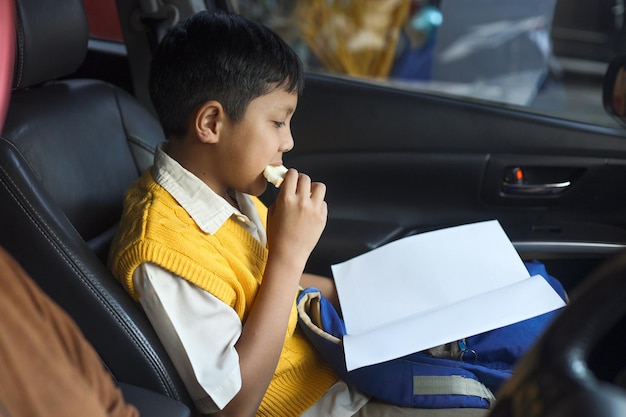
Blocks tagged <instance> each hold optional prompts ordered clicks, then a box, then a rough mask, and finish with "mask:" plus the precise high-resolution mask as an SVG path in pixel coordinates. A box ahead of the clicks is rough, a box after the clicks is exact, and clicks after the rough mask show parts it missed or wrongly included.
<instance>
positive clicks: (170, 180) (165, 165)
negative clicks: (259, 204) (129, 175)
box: [152, 142, 254, 234]
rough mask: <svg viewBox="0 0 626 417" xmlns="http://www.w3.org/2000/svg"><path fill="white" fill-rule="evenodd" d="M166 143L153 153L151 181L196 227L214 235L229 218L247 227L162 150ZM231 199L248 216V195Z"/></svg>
mask: <svg viewBox="0 0 626 417" xmlns="http://www.w3.org/2000/svg"><path fill="white" fill-rule="evenodd" d="M166 143H167V142H163V143H161V144H159V146H158V147H157V149H156V151H155V154H154V165H153V167H152V175H153V176H154V179H155V181H156V182H157V183H158V184H159V185H161V186H162V187H163V188H165V190H167V192H168V193H170V194H171V195H172V197H174V198H175V199H176V201H178V204H180V205H181V206H182V207H183V208H184V209H185V211H187V213H189V215H190V216H191V218H192V219H193V220H194V221H195V222H196V224H197V225H198V227H200V229H202V230H203V231H204V232H205V233H210V234H214V233H215V232H217V230H218V229H219V228H220V227H221V226H222V225H223V224H224V222H226V220H228V219H229V218H230V217H231V216H235V217H236V218H237V220H239V221H240V222H241V223H242V224H244V225H245V226H249V225H250V223H251V222H250V219H249V217H248V216H247V215H245V214H244V213H242V212H241V211H239V210H237V209H236V208H235V207H233V206H232V205H230V204H229V203H228V202H227V201H226V200H225V199H224V198H222V197H221V196H219V195H218V194H217V193H216V192H215V191H213V190H212V189H211V188H210V187H209V186H207V185H206V184H205V183H204V182H202V180H200V179H199V178H198V177H196V176H195V175H194V174H192V173H191V172H189V171H188V170H187V169H185V168H184V167H183V166H182V165H180V164H179V163H178V162H177V161H176V160H174V159H173V158H171V157H170V156H169V155H168V154H167V153H165V151H164V150H163V148H164V146H165V145H166ZM235 198H236V200H237V203H238V204H239V207H241V208H242V209H243V210H244V212H247V213H251V212H250V211H249V210H250V208H252V209H254V204H252V201H251V200H250V198H249V196H247V195H245V194H243V193H240V192H236V195H235Z"/></svg>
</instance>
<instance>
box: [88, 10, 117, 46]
mask: <svg viewBox="0 0 626 417" xmlns="http://www.w3.org/2000/svg"><path fill="white" fill-rule="evenodd" d="M83 4H84V6H85V12H86V14H87V19H88V22H89V37H90V38H91V39H97V40H103V41H117V42H122V41H123V36H122V29H121V27H120V22H119V18H118V15H117V7H116V5H115V0H83Z"/></svg>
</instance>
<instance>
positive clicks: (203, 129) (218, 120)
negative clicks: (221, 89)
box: [193, 100, 224, 143]
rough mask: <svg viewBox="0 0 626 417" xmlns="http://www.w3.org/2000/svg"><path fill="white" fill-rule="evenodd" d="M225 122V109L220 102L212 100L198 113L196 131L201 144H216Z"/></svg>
mask: <svg viewBox="0 0 626 417" xmlns="http://www.w3.org/2000/svg"><path fill="white" fill-rule="evenodd" d="M223 120H224V108H223V107H222V105H221V104H220V102H218V101H215V100H210V101H207V102H206V103H204V104H203V105H202V106H200V108H199V109H198V111H197V112H196V118H195V120H194V126H193V127H194V129H195V131H196V136H197V137H198V139H199V140H200V141H201V142H204V143H216V142H217V141H218V139H219V133H220V129H221V127H222V122H223Z"/></svg>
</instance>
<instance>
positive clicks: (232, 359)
mask: <svg viewBox="0 0 626 417" xmlns="http://www.w3.org/2000/svg"><path fill="white" fill-rule="evenodd" d="M152 173H153V176H154V178H155V180H156V182H157V183H158V184H160V185H161V186H162V187H163V188H164V189H165V190H167V191H168V192H169V193H170V194H171V195H172V196H173V197H174V198H175V199H176V200H177V202H178V203H179V204H180V205H181V206H182V207H183V208H184V209H185V210H186V211H187V212H188V213H189V215H190V216H191V217H192V218H193V219H194V221H195V222H196V223H197V224H198V226H199V227H200V228H201V229H202V230H203V231H204V232H206V233H215V232H216V231H217V230H218V229H219V228H220V227H221V226H222V225H223V224H224V222H225V221H226V220H228V219H229V218H230V217H232V216H234V217H235V220H236V221H238V222H239V223H240V224H241V225H242V226H244V227H245V228H246V229H247V230H248V231H249V232H250V233H251V234H252V236H254V237H255V238H256V239H258V240H259V241H260V242H261V243H262V244H264V245H265V244H266V235H265V229H264V228H263V225H262V223H261V219H260V218H259V215H258V212H257V211H256V208H255V207H254V203H253V202H252V200H251V198H250V197H249V196H248V195H246V194H243V193H237V194H236V199H237V204H238V205H239V207H240V208H241V211H239V210H237V209H235V208H234V207H233V206H231V205H230V204H229V203H228V202H227V201H226V200H224V199H223V198H222V197H220V196H218V195H217V194H216V193H215V192H214V191H213V190H211V188H209V187H208V186H206V185H205V184H204V183H203V182H202V181H201V180H200V179H199V178H197V177H196V176H195V175H193V174H192V173H190V172H189V171H187V170H186V169H185V168H183V167H182V166H181V165H180V164H178V162H176V161H175V160H174V159H172V158H170V157H169V155H167V154H166V153H165V152H164V151H163V144H161V145H160V146H159V147H158V148H157V150H156V153H155V158H154V166H153V168H152ZM133 282H134V285H135V289H136V290H137V293H138V295H139V303H140V304H141V306H142V308H143V309H144V310H145V312H146V315H147V316H148V318H149V320H150V322H151V323H152V325H153V327H154V328H155V331H156V333H157V334H158V336H159V339H160V340H161V342H162V343H163V346H164V347H165V350H166V351H167V353H168V355H169V356H170V358H171V359H172V362H173V363H174V366H175V367H176V369H177V371H178V373H179V374H180V376H181V378H182V380H183V381H184V383H185V386H186V387H187V390H188V391H189V394H190V396H191V397H192V399H193V401H194V404H195V405H196V407H197V408H198V411H199V412H201V413H203V414H210V413H214V412H216V411H218V410H220V409H222V408H224V407H225V406H226V404H228V402H229V401H230V400H232V399H233V397H234V396H235V395H236V394H237V392H239V390H240V389H241V371H240V368H239V355H238V354H237V351H236V349H235V343H236V342H237V340H238V339H239V337H240V335H241V328H242V323H241V320H240V319H239V316H238V315H237V313H235V311H234V310H233V309H232V308H231V307H230V306H228V305H227V304H225V303H224V302H223V301H221V300H220V299H218V298H217V297H215V296H214V295H212V294H211V293H209V292H208V291H205V290H203V289H202V288H200V287H198V286H196V285H194V284H192V283H190V282H188V281H187V280H185V279H183V278H181V277H179V276H177V275H176V274H173V273H171V272H170V271H167V270H166V269H164V268H161V267H160V266H158V265H156V264H152V263H143V264H141V265H140V266H139V267H138V268H137V269H136V270H135V272H134V273H133ZM191 317H193V320H190V319H189V318H191ZM368 400H369V398H368V397H367V396H365V395H364V394H362V393H361V392H359V391H358V390H357V389H355V388H354V387H352V386H350V385H348V384H346V383H345V382H343V381H338V382H337V383H336V384H335V385H333V386H332V387H331V388H330V389H329V390H328V391H327V392H326V394H324V396H323V397H322V398H321V399H320V400H318V402H317V403H315V404H314V405H313V406H312V407H311V408H309V409H308V410H307V411H305V412H304V413H303V414H302V416H304V417H322V416H332V417H350V416H352V415H354V414H355V413H356V412H357V411H358V410H359V409H360V408H361V407H362V406H363V405H365V404H366V403H367V401H368Z"/></svg>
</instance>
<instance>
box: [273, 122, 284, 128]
mask: <svg viewBox="0 0 626 417" xmlns="http://www.w3.org/2000/svg"><path fill="white" fill-rule="evenodd" d="M274 125H275V126H276V127H283V126H285V122H274Z"/></svg>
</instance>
